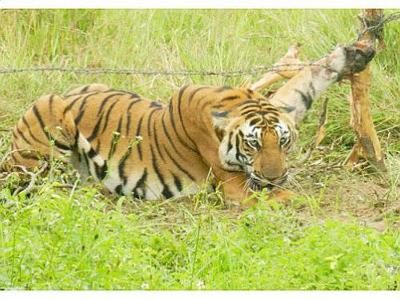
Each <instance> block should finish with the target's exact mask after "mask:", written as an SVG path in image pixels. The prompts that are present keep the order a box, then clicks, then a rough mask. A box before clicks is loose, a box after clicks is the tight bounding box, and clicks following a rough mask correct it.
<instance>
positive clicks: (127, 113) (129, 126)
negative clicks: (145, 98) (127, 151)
mask: <svg viewBox="0 0 400 299" xmlns="http://www.w3.org/2000/svg"><path fill="white" fill-rule="evenodd" d="M141 101H142V100H141V99H138V100H135V101H133V102H131V103H130V104H129V106H128V109H127V110H126V116H127V118H126V119H127V120H126V135H127V136H128V135H129V131H130V130H131V114H130V110H131V108H132V106H133V105H135V104H136V103H139V102H141Z"/></svg>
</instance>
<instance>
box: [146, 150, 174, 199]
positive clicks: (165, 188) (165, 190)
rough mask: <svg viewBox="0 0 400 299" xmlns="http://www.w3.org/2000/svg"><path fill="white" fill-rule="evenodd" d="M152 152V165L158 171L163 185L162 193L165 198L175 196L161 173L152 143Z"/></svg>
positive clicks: (157, 173)
mask: <svg viewBox="0 0 400 299" xmlns="http://www.w3.org/2000/svg"><path fill="white" fill-rule="evenodd" d="M150 152H151V157H152V159H151V161H152V166H153V169H154V172H155V173H156V175H157V177H158V179H159V181H160V183H161V184H162V185H163V191H162V195H163V196H164V197H165V198H171V197H173V196H174V194H173V193H172V192H171V190H170V189H169V187H168V185H167V184H166V183H165V180H164V178H163V176H162V175H161V173H160V170H159V168H158V166H157V158H156V156H155V155H154V151H153V148H152V146H151V145H150Z"/></svg>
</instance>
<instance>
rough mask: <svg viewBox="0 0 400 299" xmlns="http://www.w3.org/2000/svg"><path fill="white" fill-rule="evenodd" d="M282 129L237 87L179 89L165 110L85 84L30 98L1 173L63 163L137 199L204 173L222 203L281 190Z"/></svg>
mask: <svg viewBox="0 0 400 299" xmlns="http://www.w3.org/2000/svg"><path fill="white" fill-rule="evenodd" d="M295 138H296V131H295V129H294V126H293V124H292V123H291V121H290V120H289V119H288V118H287V117H285V115H284V114H282V113H281V112H280V111H279V110H278V109H277V108H275V107H274V106H272V105H271V104H270V103H269V102H268V101H267V100H266V99H265V98H264V97H263V96H262V95H261V94H259V93H256V92H253V91H251V90H248V89H244V88H230V87H210V86H195V85H190V86H185V87H183V88H181V89H180V90H179V91H178V92H177V93H176V94H175V95H174V96H173V97H172V99H171V101H170V103H169V104H167V105H164V104H161V103H158V102H155V101H151V100H147V99H145V98H142V97H141V96H139V95H137V94H135V93H132V92H127V91H120V90H114V89H110V88H108V87H107V86H105V85H101V84H92V85H88V86H83V87H80V88H77V89H74V90H72V91H70V92H69V93H68V94H66V95H65V96H64V97H63V98H62V97H60V96H56V95H50V96H45V97H42V98H40V99H39V100H38V101H36V102H35V103H34V104H33V106H32V107H31V108H30V109H29V110H28V111H27V112H26V113H25V115H24V116H23V117H22V118H21V120H19V122H18V123H17V125H16V126H15V129H14V131H13V141H12V146H13V150H14V153H13V154H12V156H11V160H10V161H9V162H8V165H9V167H12V166H13V165H23V166H26V167H30V168H33V167H36V166H38V165H39V163H40V161H41V160H42V159H47V158H49V157H51V156H55V157H62V156H64V155H70V156H71V161H72V163H73V164H74V165H75V167H76V168H77V169H78V170H79V171H80V173H82V175H84V176H93V177H94V178H95V179H97V180H98V181H101V182H102V183H103V184H104V185H105V186H106V188H107V189H108V190H110V191H111V192H113V193H116V194H125V195H129V196H133V197H135V198H138V199H158V198H162V197H164V198H171V197H178V196H185V195H189V194H193V193H194V192H196V191H198V188H199V185H201V184H202V183H203V182H204V181H205V180H206V179H207V177H208V175H209V172H210V169H211V170H212V172H213V174H214V176H215V178H216V182H217V183H219V184H220V185H221V186H222V190H223V191H224V193H225V196H226V198H227V199H230V200H233V201H237V202H241V201H242V200H243V199H244V198H246V196H248V195H249V192H251V191H252V190H259V189H261V188H263V187H267V188H272V187H273V186H274V185H279V184H281V183H283V181H284V179H285V176H286V174H287V168H286V162H285V160H286V153H287V151H288V150H289V148H290V147H291V145H292V144H293V142H294V140H295Z"/></svg>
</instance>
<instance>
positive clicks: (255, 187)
mask: <svg viewBox="0 0 400 299" xmlns="http://www.w3.org/2000/svg"><path fill="white" fill-rule="evenodd" d="M286 179H287V177H286V176H285V177H282V178H281V179H280V180H279V182H277V183H271V182H263V181H260V180H257V179H254V178H252V177H250V178H249V188H250V189H251V190H252V191H262V190H263V189H266V190H267V191H271V190H272V189H274V188H279V187H280V186H282V185H283V184H284V183H285V182H286Z"/></svg>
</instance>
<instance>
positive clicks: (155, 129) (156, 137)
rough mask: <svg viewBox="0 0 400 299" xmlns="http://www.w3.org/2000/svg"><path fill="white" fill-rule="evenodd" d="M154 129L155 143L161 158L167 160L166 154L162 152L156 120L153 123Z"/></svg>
mask: <svg viewBox="0 0 400 299" xmlns="http://www.w3.org/2000/svg"><path fill="white" fill-rule="evenodd" d="M153 131H154V143H155V145H156V149H157V153H158V155H159V156H160V157H161V160H163V162H165V158H164V155H163V154H162V152H161V148H160V143H159V142H158V136H157V128H156V124H155V122H154V123H153Z"/></svg>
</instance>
